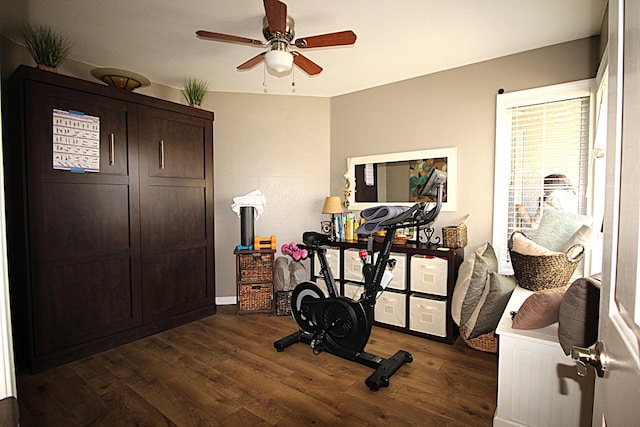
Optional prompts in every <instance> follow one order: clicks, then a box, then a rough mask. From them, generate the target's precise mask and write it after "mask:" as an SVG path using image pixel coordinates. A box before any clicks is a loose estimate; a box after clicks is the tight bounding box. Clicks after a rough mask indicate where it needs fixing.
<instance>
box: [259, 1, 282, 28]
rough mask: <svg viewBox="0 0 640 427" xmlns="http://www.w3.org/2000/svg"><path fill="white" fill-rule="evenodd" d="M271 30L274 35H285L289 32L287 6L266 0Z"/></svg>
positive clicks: (265, 6)
mask: <svg viewBox="0 0 640 427" xmlns="http://www.w3.org/2000/svg"><path fill="white" fill-rule="evenodd" d="M264 11H265V13H266V15H267V22H268V23H269V30H270V31H271V32H272V33H276V32H278V33H280V34H285V33H286V30H287V5H286V4H284V3H282V2H281V1H279V0H264Z"/></svg>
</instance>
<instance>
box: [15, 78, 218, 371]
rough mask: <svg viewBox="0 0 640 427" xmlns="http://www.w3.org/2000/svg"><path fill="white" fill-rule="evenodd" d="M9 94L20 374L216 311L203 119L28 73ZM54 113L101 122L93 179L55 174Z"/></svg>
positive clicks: (206, 120) (208, 124)
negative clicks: (21, 369) (97, 170)
mask: <svg viewBox="0 0 640 427" xmlns="http://www.w3.org/2000/svg"><path fill="white" fill-rule="evenodd" d="M7 88H8V92H9V96H8V97H7V98H6V99H5V102H7V103H8V105H7V106H8V108H6V109H5V111H8V112H9V114H8V115H7V117H5V120H6V122H5V124H6V126H5V130H6V135H5V136H6V139H5V144H4V155H5V181H6V183H5V185H6V190H5V193H6V199H7V204H6V206H7V229H8V230H7V237H8V244H9V247H8V253H9V281H10V295H11V303H12V312H13V315H14V319H13V327H14V341H15V349H16V359H17V362H18V366H20V367H27V368H31V369H33V370H41V369H44V368H47V367H50V366H54V365H56V364H60V363H64V362H68V361H70V360H74V359H76V358H79V357H83V356H86V355H88V354H91V353H93V352H96V351H99V350H103V349H106V348H109V347H113V346H115V345H119V344H122V343H125V342H128V341H131V340H133V339H137V338H139V337H142V336H145V335H148V334H151V333H154V332H157V331H159V330H162V329H166V328H169V327H172V326H175V325H178V324H181V323H184V322H187V321H190V320H194V319H196V318H199V317H202V316H204V315H209V314H213V313H215V298H214V253H213V251H214V245H213V242H214V239H213V114H212V113H210V112H206V111H202V110H196V109H193V108H190V107H186V106H181V105H177V104H173V103H170V102H167V101H163V100H159V99H154V98H150V97H146V96H143V95H139V94H135V93H130V92H126V91H123V90H119V89H114V88H110V87H106V86H103V85H100V84H95V83H92V82H87V81H83V80H78V79H74V78H70V77H67V76H61V75H57V74H53V73H49V72H43V71H39V70H35V69H31V68H28V67H20V68H18V70H17V71H16V72H15V73H14V75H13V76H12V77H11V78H10V79H9V84H8V86H7ZM54 110H60V111H65V112H70V111H73V112H74V113H78V114H84V115H87V116H92V117H97V118H99V149H98V150H99V172H86V173H75V172H78V171H74V172H72V171H68V170H59V169H55V168H54V167H53V163H54V158H53V157H54V150H53V132H54V119H55V117H54ZM163 150H164V152H163Z"/></svg>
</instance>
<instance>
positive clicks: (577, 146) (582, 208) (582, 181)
mask: <svg viewBox="0 0 640 427" xmlns="http://www.w3.org/2000/svg"><path fill="white" fill-rule="evenodd" d="M576 86H578V87H576ZM590 86H591V85H590V82H584V85H575V84H573V85H570V86H569V87H566V86H565V85H559V86H556V87H549V88H542V89H541V90H530V91H524V92H523V93H511V94H507V95H498V111H497V123H496V129H497V132H496V166H495V167H496V184H495V187H496V188H495V194H494V195H495V206H494V230H493V235H494V239H493V240H494V242H493V244H494V248H495V249H496V254H497V255H498V258H499V262H500V271H501V272H502V273H511V272H512V271H513V270H512V269H511V265H510V262H509V257H508V248H507V241H508V239H509V236H511V233H513V231H515V230H522V231H523V232H524V233H525V234H527V235H529V236H530V235H531V234H532V233H533V232H534V231H533V229H535V228H536V227H537V221H538V220H539V218H540V215H541V214H542V213H543V210H544V205H545V204H544V200H545V189H546V190H547V194H549V192H550V191H551V190H552V189H563V190H565V189H566V185H567V183H570V185H571V190H570V191H573V192H575V196H574V197H571V198H567V199H566V200H569V201H570V202H571V203H566V202H565V204H564V206H563V209H565V210H571V211H573V212H574V213H577V214H587V213H588V212H587V199H586V192H587V187H588V177H589V151H590V148H589V147H590V135H589V129H590V124H589V122H590V120H589V117H590V104H591V98H590V92H591V91H590V89H589V88H590ZM554 89H555V90H554ZM567 89H570V90H567ZM576 89H579V90H576ZM584 89H586V90H584ZM563 92H566V93H564V94H563ZM501 97H502V99H501ZM554 174H555V175H557V174H561V175H564V176H566V178H567V179H568V181H567V180H564V179H558V178H556V179H547V180H546V185H545V177H548V176H550V175H554ZM547 200H549V199H548V197H547ZM569 205H570V206H569Z"/></svg>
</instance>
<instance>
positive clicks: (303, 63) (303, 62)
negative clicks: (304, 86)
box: [291, 52, 322, 76]
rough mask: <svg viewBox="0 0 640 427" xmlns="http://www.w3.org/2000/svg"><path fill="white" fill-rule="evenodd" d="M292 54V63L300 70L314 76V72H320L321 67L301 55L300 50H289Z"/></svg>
mask: <svg viewBox="0 0 640 427" xmlns="http://www.w3.org/2000/svg"><path fill="white" fill-rule="evenodd" d="M291 53H292V54H293V63H294V64H296V65H297V66H298V67H300V69H302V71H304V72H305V73H307V74H309V75H310V76H315V75H316V74H320V73H321V72H322V67H321V66H319V65H318V64H316V63H315V62H313V61H312V60H310V59H309V58H307V57H306V56H304V55H302V54H301V53H300V52H291Z"/></svg>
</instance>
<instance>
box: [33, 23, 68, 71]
mask: <svg viewBox="0 0 640 427" xmlns="http://www.w3.org/2000/svg"><path fill="white" fill-rule="evenodd" d="M23 36H24V42H25V44H26V45H27V50H28V51H29V53H30V54H31V56H32V57H33V59H34V60H35V61H36V64H38V65H44V66H46V67H51V68H56V67H57V66H58V64H60V63H61V62H62V61H63V60H64V59H65V58H66V57H67V55H68V54H69V49H70V44H69V39H68V38H67V37H66V36H63V35H61V34H58V33H56V32H54V31H53V30H52V29H51V28H50V27H48V26H46V25H37V26H34V27H32V26H31V25H28V24H27V25H26V26H25V28H24V33H23Z"/></svg>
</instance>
